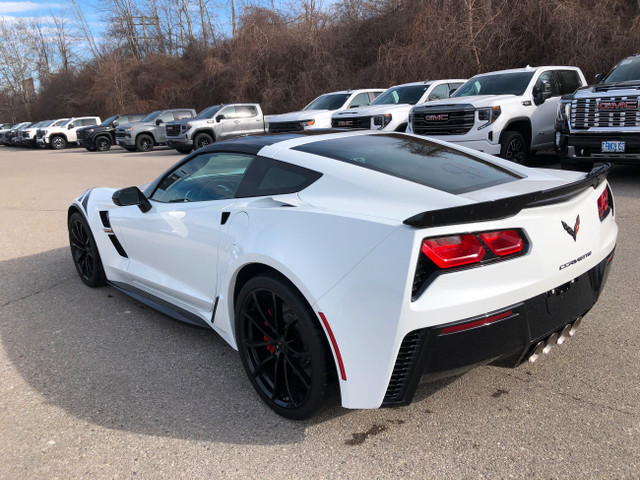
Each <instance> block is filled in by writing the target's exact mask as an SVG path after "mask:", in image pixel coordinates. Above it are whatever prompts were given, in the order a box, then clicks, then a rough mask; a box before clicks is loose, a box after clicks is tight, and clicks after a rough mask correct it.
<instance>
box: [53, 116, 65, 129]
mask: <svg viewBox="0 0 640 480" xmlns="http://www.w3.org/2000/svg"><path fill="white" fill-rule="evenodd" d="M68 120H69V119H68V118H61V119H60V120H56V121H55V122H54V123H53V125H51V126H52V127H59V126H60V125H64V124H65V123H67V121H68Z"/></svg>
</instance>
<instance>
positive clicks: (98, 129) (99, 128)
mask: <svg viewBox="0 0 640 480" xmlns="http://www.w3.org/2000/svg"><path fill="white" fill-rule="evenodd" d="M111 128H112V127H110V126H106V127H105V126H102V125H90V126H88V127H82V128H78V129H76V132H86V131H87V130H93V131H94V132H103V131H105V130H110V129H111Z"/></svg>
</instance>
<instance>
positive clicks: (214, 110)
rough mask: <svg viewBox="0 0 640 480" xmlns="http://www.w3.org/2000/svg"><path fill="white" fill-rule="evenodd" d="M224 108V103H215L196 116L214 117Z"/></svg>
mask: <svg viewBox="0 0 640 480" xmlns="http://www.w3.org/2000/svg"><path fill="white" fill-rule="evenodd" d="M221 108H222V105H213V106H211V107H207V108H205V109H204V110H202V111H201V112H200V113H199V114H198V115H196V118H213V116H214V115H215V114H216V113H218V111H219V110H220V109H221Z"/></svg>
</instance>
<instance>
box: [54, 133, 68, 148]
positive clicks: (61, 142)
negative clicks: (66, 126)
mask: <svg viewBox="0 0 640 480" xmlns="http://www.w3.org/2000/svg"><path fill="white" fill-rule="evenodd" d="M66 147H67V141H66V140H65V139H64V137H60V136H57V137H53V138H52V139H51V148H53V149H54V150H63V149H64V148H66Z"/></svg>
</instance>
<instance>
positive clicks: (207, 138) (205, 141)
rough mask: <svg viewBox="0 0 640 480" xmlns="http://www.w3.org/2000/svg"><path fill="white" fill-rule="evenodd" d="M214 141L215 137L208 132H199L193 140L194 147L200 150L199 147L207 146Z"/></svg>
mask: <svg viewBox="0 0 640 480" xmlns="http://www.w3.org/2000/svg"><path fill="white" fill-rule="evenodd" d="M212 143H213V138H212V137H211V135H209V134H208V133H199V134H198V135H196V138H195V139H194V140H193V148H194V149H196V150H198V149H199V148H202V147H206V146H207V145H211V144H212Z"/></svg>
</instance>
